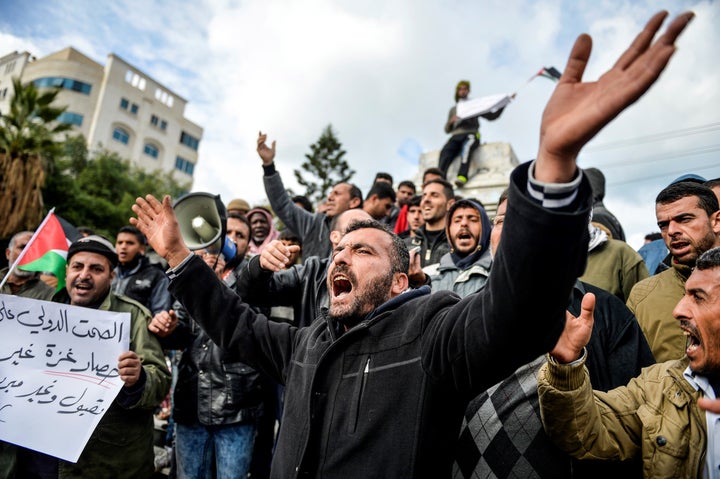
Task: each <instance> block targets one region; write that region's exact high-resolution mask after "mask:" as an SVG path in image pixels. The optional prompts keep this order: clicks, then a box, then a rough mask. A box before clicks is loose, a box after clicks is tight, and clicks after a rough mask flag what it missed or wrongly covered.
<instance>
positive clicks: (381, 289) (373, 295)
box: [328, 267, 393, 327]
mask: <svg viewBox="0 0 720 479" xmlns="http://www.w3.org/2000/svg"><path fill="white" fill-rule="evenodd" d="M340 268H341V267H338V268H336V270H335V271H336V272H342V274H344V275H345V276H347V277H348V279H350V282H351V283H352V284H353V288H356V286H355V285H357V280H356V277H355V275H354V274H353V273H352V272H351V271H349V269H345V268H342V269H340ZM392 281H393V274H392V273H390V274H388V275H387V276H385V277H381V278H378V279H377V280H376V281H371V282H369V284H368V288H367V289H366V290H365V291H364V292H362V293H361V294H356V295H355V297H354V298H353V300H352V302H351V303H350V304H349V305H342V306H341V305H333V304H332V299H331V300H330V309H329V311H328V312H329V315H330V319H332V320H334V321H337V322H339V323H341V324H343V325H345V326H347V327H352V326H355V325H356V324H357V323H359V322H360V321H361V320H362V319H363V318H364V317H365V315H366V314H368V313H369V312H371V311H373V310H374V309H375V308H377V307H378V306H380V305H381V304H383V303H384V302H385V301H387V300H388V299H389V296H390V288H391V287H392ZM330 291H332V287H331V289H330Z"/></svg>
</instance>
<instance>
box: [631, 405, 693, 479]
mask: <svg viewBox="0 0 720 479" xmlns="http://www.w3.org/2000/svg"><path fill="white" fill-rule="evenodd" d="M637 415H638V417H639V418H640V422H641V423H642V435H643V437H642V442H643V447H642V449H643V468H644V469H645V471H644V475H645V477H681V475H682V471H683V469H684V468H683V463H684V462H685V461H687V459H688V455H689V453H690V421H691V418H690V410H689V405H685V406H684V407H682V408H677V407H675V406H674V405H672V404H670V403H665V407H663V410H662V411H658V410H656V409H654V408H651V407H649V406H647V405H642V406H640V407H639V408H638V410H637Z"/></svg>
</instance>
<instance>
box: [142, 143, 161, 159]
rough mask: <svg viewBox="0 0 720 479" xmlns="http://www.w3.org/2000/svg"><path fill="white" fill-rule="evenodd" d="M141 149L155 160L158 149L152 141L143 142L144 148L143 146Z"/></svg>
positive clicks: (158, 152)
mask: <svg viewBox="0 0 720 479" xmlns="http://www.w3.org/2000/svg"><path fill="white" fill-rule="evenodd" d="M143 151H144V152H145V154H146V155H148V156H152V157H153V158H155V159H156V160H157V157H158V155H159V154H160V150H158V148H157V146H155V145H153V144H152V143H145V148H143Z"/></svg>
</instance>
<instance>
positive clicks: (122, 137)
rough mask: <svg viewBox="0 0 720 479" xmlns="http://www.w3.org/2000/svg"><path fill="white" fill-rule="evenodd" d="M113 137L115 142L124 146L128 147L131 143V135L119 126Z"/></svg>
mask: <svg viewBox="0 0 720 479" xmlns="http://www.w3.org/2000/svg"><path fill="white" fill-rule="evenodd" d="M112 137H113V140H115V141H119V142H120V143H122V144H123V145H127V144H128V143H129V142H130V133H128V132H127V131H126V130H125V129H123V128H120V127H119V126H118V127H115V129H114V130H113V133H112Z"/></svg>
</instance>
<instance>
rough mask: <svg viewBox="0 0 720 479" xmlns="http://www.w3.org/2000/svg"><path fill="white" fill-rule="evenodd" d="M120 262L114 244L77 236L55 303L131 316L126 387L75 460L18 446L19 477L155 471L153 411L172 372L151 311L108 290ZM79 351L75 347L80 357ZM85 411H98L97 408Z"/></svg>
mask: <svg viewBox="0 0 720 479" xmlns="http://www.w3.org/2000/svg"><path fill="white" fill-rule="evenodd" d="M117 262H118V257H117V254H116V253H115V248H114V247H113V245H112V244H111V243H110V242H109V241H108V240H106V239H105V238H103V237H100V236H88V237H85V238H81V239H79V240H77V241H76V242H75V243H73V244H72V245H71V246H70V248H69V249H68V253H67V284H66V289H65V290H63V291H61V292H59V293H58V294H56V295H55V297H54V298H53V301H55V302H58V303H65V304H70V305H73V306H83V307H86V308H93V309H97V310H101V311H115V312H122V313H129V314H130V350H129V351H126V352H123V353H121V354H120V356H119V358H118V360H117V366H116V367H117V375H118V376H119V378H120V379H121V380H122V382H123V386H122V388H121V389H120V392H119V394H118V395H117V396H116V397H115V399H114V401H112V404H111V405H110V406H109V407H108V408H107V411H106V412H105V413H104V415H103V416H102V419H101V420H100V422H99V424H98V426H97V428H96V429H95V431H94V432H93V433H92V435H91V436H90V439H89V441H88V442H87V445H86V446H85V448H84V449H83V451H82V453H81V455H80V457H79V459H78V460H77V463H72V462H68V461H64V460H62V459H58V458H56V457H52V456H49V455H46V454H42V453H40V452H36V451H33V450H30V449H25V448H18V458H17V459H18V460H17V470H16V477H42V478H46V477H47V478H50V477H52V478H59V477H86V478H96V477H127V478H138V477H150V476H151V475H152V473H153V468H154V466H153V443H152V441H153V419H152V413H153V409H154V408H155V406H157V405H158V404H160V402H161V401H162V400H163V398H164V397H165V395H166V394H167V392H168V389H169V386H170V373H169V371H168V369H167V366H166V365H165V359H164V357H163V353H162V349H161V348H160V344H159V343H158V341H157V339H156V338H155V337H154V336H153V335H152V334H150V333H149V332H148V330H147V324H148V322H149V320H150V317H149V313H148V311H147V310H146V309H145V308H144V307H142V306H141V305H140V304H139V303H137V302H136V301H134V300H131V299H129V298H126V297H124V296H117V295H115V294H113V293H111V292H110V284H111V282H112V279H113V275H114V273H113V270H114V269H115V266H117ZM18 322H19V321H18ZM88 322H91V321H88ZM95 330H96V331H100V330H99V329H98V328H95ZM87 331H90V332H89V333H83V334H81V333H78V332H77V329H74V328H73V332H74V334H75V335H76V336H78V335H84V336H85V337H87V336H92V335H93V334H95V335H102V333H101V332H100V333H92V331H91V328H90V326H88V328H87ZM48 346H50V345H48ZM80 353H81V351H75V354H76V355H78V356H79V355H80ZM66 358H70V353H67V354H66ZM58 362H59V361H58ZM113 366H114V365H113ZM111 372H112V371H111ZM108 377H110V376H108ZM46 389H47V388H46ZM84 411H85V412H87V413H88V414H94V413H95V412H94V410H93V408H88V409H85V410H84ZM33 434H38V432H34V433H33ZM67 439H69V440H72V439H73V438H67ZM58 440H60V439H58Z"/></svg>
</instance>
